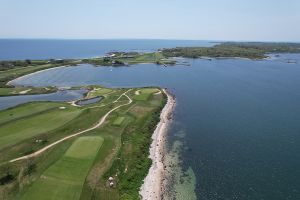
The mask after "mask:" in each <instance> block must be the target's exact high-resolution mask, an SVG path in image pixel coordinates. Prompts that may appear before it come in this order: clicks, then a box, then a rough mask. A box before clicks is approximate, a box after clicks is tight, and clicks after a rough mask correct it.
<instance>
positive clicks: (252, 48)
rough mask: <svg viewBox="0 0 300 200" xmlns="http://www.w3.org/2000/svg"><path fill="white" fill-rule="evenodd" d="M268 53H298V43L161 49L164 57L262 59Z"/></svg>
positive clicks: (229, 43) (246, 43) (252, 43)
mask: <svg viewBox="0 0 300 200" xmlns="http://www.w3.org/2000/svg"><path fill="white" fill-rule="evenodd" d="M268 53H300V44H298V43H259V42H241V43H238V42H236V43H235V42H225V43H221V44H218V45H215V46H213V47H178V48H171V49H163V50H162V54H163V55H164V56H165V57H187V58H201V57H211V58H222V57H240V58H249V59H263V58H266V57H267V54H268Z"/></svg>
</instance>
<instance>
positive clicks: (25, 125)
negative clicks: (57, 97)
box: [0, 106, 81, 149]
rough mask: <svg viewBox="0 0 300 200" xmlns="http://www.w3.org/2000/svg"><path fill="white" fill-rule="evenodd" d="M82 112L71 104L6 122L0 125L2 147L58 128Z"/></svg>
mask: <svg viewBox="0 0 300 200" xmlns="http://www.w3.org/2000/svg"><path fill="white" fill-rule="evenodd" d="M24 112H26V110H23V114H24ZM80 112H81V111H80V110H79V109H77V108H73V107H71V106H69V107H68V108H67V109H65V110H60V109H59V108H57V109H52V110H49V111H48V112H42V113H39V114H37V115H32V116H28V117H22V118H20V119H19V120H13V121H12V122H11V123H5V124H4V125H2V126H0V149H2V148H4V147H7V146H10V145H13V144H16V143H18V142H21V141H22V140H24V139H27V138H31V137H34V136H37V135H39V134H42V133H46V132H48V131H50V130H53V129H55V128H58V127H60V126H62V125H64V124H66V123H67V122H69V121H70V120H72V119H74V118H75V117H76V116H78V114H79V113H80ZM19 115H20V116H21V114H19Z"/></svg>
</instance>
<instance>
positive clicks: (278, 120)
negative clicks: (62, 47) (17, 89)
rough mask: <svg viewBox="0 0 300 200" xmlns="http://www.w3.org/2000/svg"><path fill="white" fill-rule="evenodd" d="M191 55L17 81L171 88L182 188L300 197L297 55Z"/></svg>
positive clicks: (208, 193) (209, 194)
mask: <svg viewBox="0 0 300 200" xmlns="http://www.w3.org/2000/svg"><path fill="white" fill-rule="evenodd" d="M291 59H292V60H293V61H296V62H295V63H288V62H287V61H288V60H291ZM186 61H188V62H189V63H190V66H173V67H167V68H166V67H162V66H158V65H154V64H143V65H135V66H131V67H118V68H113V67H94V66H92V65H80V66H75V67H64V68H57V69H52V70H48V71H45V72H42V73H38V74H35V75H32V76H26V77H24V78H23V79H18V80H17V81H16V82H15V84H21V85H30V86H49V85H52V86H58V87H62V86H68V87H69V86H82V85H92V84H100V85H103V86H108V87H140V86H160V87H166V88H168V89H169V90H170V91H171V92H172V93H174V94H175V96H176V99H177V107H176V109H175V112H174V121H173V124H172V127H171V129H170V131H169V134H168V141H169V142H168V145H169V149H170V151H171V150H172V147H173V145H174V144H178V142H180V146H181V150H180V151H177V152H176V153H177V154H178V155H179V159H180V160H181V162H180V163H179V165H180V167H181V173H180V176H181V177H185V178H184V180H186V181H183V182H181V183H180V182H179V181H178V180H174V186H173V187H174V188H176V190H177V191H179V190H180V189H182V188H188V189H186V190H185V189H182V190H180V191H181V192H183V193H184V191H193V190H194V189H195V193H196V195H197V198H198V199H209V200H216V199H246V200H247V199H249V200H252V199H272V200H282V199H291V200H294V199H300V168H299V166H300V123H299V122H300V78H299V77H300V55H299V54H281V55H280V56H279V57H275V56H272V58H271V59H268V60H260V61H251V60H247V59H213V60H211V61H209V60H204V59H202V60H201V59H194V60H193V59H187V60H186ZM16 98H18V97H16ZM0 101H1V98H0ZM186 177H188V178H186ZM195 180H196V183H194V181H195ZM190 188H192V189H191V190H190ZM179 196H180V195H179ZM181 196H185V197H186V196H188V194H183V195H181Z"/></svg>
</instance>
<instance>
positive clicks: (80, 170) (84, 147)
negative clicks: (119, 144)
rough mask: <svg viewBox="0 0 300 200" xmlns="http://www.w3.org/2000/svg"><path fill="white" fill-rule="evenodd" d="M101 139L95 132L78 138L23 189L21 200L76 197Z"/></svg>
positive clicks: (66, 199) (78, 195) (74, 198)
mask: <svg viewBox="0 0 300 200" xmlns="http://www.w3.org/2000/svg"><path fill="white" fill-rule="evenodd" d="M102 143H103V138H102V137H99V136H85V137H80V138H78V139H77V140H76V141H75V142H74V143H73V144H72V146H71V147H70V148H69V149H68V150H67V152H66V153H65V154H64V155H63V156H62V158H61V159H59V160H58V161H57V162H56V163H54V164H53V165H52V166H50V167H49V168H48V169H47V170H46V171H45V172H44V173H43V175H42V176H41V177H40V178H39V179H38V180H37V181H36V182H34V184H33V185H32V186H31V187H30V188H29V189H28V190H27V191H26V193H25V194H24V195H23V197H22V198H21V199H25V200H27V199H28V200H35V199H36V200H37V199H43V200H68V199H70V200H76V199H79V198H80V195H81V191H82V187H83V184H84V181H85V178H86V176H87V174H88V172H89V170H90V168H91V166H92V164H93V162H94V159H95V157H96V155H97V154H98V151H99V149H100V147H101V145H102Z"/></svg>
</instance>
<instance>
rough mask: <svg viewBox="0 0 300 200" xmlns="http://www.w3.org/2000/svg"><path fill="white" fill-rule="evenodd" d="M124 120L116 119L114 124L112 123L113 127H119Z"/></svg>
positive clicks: (123, 118) (121, 118) (122, 118)
mask: <svg viewBox="0 0 300 200" xmlns="http://www.w3.org/2000/svg"><path fill="white" fill-rule="evenodd" d="M124 120H125V117H118V118H117V119H116V120H115V121H114V122H113V125H116V126H120V125H121V124H122V123H123V122H124Z"/></svg>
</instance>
